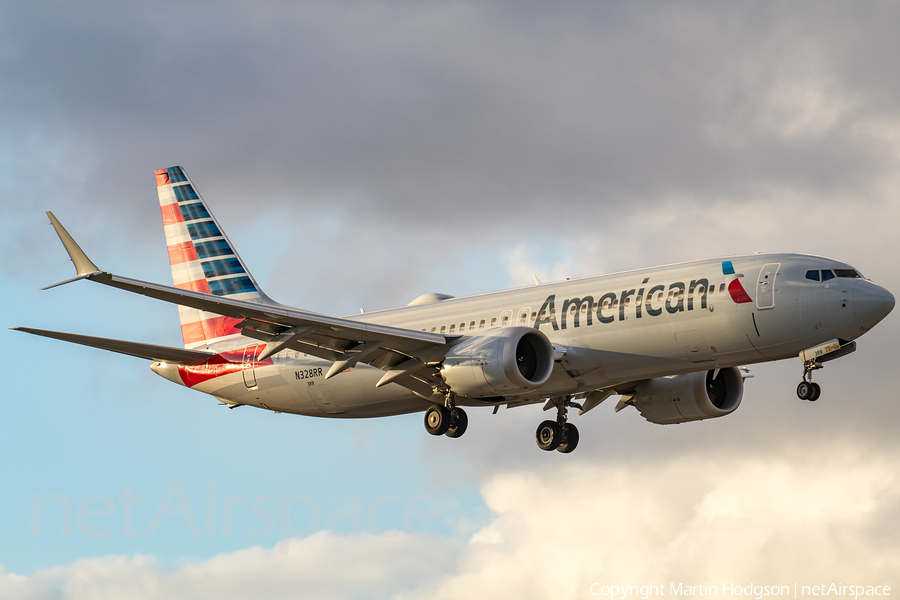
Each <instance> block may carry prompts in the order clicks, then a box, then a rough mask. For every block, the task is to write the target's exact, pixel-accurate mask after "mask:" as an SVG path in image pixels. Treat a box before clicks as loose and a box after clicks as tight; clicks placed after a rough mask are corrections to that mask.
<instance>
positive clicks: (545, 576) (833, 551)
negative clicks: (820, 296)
mask: <svg viewBox="0 0 900 600" xmlns="http://www.w3.org/2000/svg"><path fill="white" fill-rule="evenodd" d="M567 459H568V457H567ZM898 459H900V448H897V447H896V445H894V446H891V447H889V448H887V449H885V448H884V447H881V448H877V449H876V448H875V447H874V446H872V445H870V444H867V443H865V442H858V443H853V444H848V443H843V442H842V443H825V442H820V443H818V444H813V445H804V446H802V447H801V446H797V447H793V448H790V447H786V446H785V445H783V444H777V445H770V446H769V447H767V448H764V449H763V450H762V452H761V453H759V454H756V455H752V456H751V455H737V454H733V453H726V454H721V453H707V454H705V455H700V454H694V453H691V454H681V455H659V456H657V457H655V459H652V460H648V459H644V458H642V459H640V460H631V459H627V458H626V459H610V460H603V459H602V457H592V458H586V457H581V458H580V459H577V460H575V461H569V460H566V462H565V463H561V464H557V465H555V466H545V467H542V468H537V469H535V468H516V469H509V470H506V469H504V470H500V471H498V472H496V473H494V474H493V475H492V476H491V477H490V478H488V480H487V481H486V482H485V484H484V485H483V487H482V494H483V496H484V500H485V502H486V503H487V505H488V507H489V508H490V509H491V510H492V511H494V513H495V515H496V516H495V517H494V518H493V519H492V520H491V521H490V523H488V524H487V525H485V526H484V527H482V528H480V529H478V530H477V531H475V532H474V533H473V534H472V535H471V536H470V537H469V538H468V539H467V540H443V539H434V538H428V537H424V536H421V535H409V534H403V533H399V532H389V533H388V534H387V535H380V536H373V535H363V534H355V535H346V536H342V535H337V534H334V533H330V532H319V533H316V534H314V535H311V536H309V537H307V538H304V539H294V540H291V541H290V546H289V549H288V551H287V552H282V551H281V549H280V547H279V546H276V547H275V548H274V549H271V550H270V549H264V548H260V547H253V548H248V549H245V550H240V551H237V552H232V553H227V554H221V555H219V556H216V557H213V558H211V559H208V560H203V561H185V562H181V563H180V564H177V565H174V566H166V565H163V564H161V563H160V562H159V561H157V560H155V559H153V558H152V557H148V556H140V555H137V556H132V557H124V556H109V557H101V558H87V559H82V560H79V561H76V562H75V563H72V564H71V565H66V566H60V567H54V568H51V569H47V570H44V571H40V572H37V573H35V574H33V575H31V576H29V577H22V576H17V575H14V574H12V573H9V572H3V573H2V574H0V592H2V593H3V597H4V598H10V599H13V600H19V599H26V598H27V599H32V598H34V599H42V598H51V597H52V598H62V599H64V600H67V599H75V598H87V597H90V598H98V597H101V598H102V597H108V598H122V597H129V598H135V599H140V600H155V599H158V598H160V599H161V598H167V599H172V598H197V597H216V598H222V599H223V600H232V599H234V600H237V599H242V598H254V597H260V596H261V595H262V596H265V597H268V598H317V599H322V598H384V597H395V598H407V599H409V598H447V599H450V598H499V597H516V598H523V599H528V598H535V599H538V598H540V599H543V598H549V597H554V598H583V597H587V596H588V595H589V594H588V589H589V587H590V585H591V584H592V583H595V582H598V583H600V584H604V585H633V584H649V583H653V584H656V585H659V584H665V585H666V586H667V591H668V584H669V583H676V584H677V583H685V584H690V585H698V584H702V583H705V584H709V585H717V586H718V585H721V584H722V583H734V584H739V585H749V584H750V583H754V584H762V585H791V586H792V585H793V583H795V582H797V583H799V584H801V585H803V584H806V585H818V584H820V583H822V582H825V583H831V582H843V583H844V584H854V585H895V586H896V585H897V584H900V582H898V581H897V580H896V574H897V573H898V572H900V558H898V556H900V552H898V551H900V543H898V541H897V540H898V539H900V538H898V536H897V533H898V532H900V529H898V526H900V525H898V523H900V520H898V518H900V513H898V511H897V506H898V502H900V477H898V475H897V472H896V468H895V465H896V461H897V460H898Z"/></svg>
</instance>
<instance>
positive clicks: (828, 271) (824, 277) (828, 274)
mask: <svg viewBox="0 0 900 600" xmlns="http://www.w3.org/2000/svg"><path fill="white" fill-rule="evenodd" d="M829 279H834V273H833V272H832V271H831V269H825V270H824V271H822V281H828V280H829Z"/></svg>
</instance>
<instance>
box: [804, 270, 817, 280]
mask: <svg viewBox="0 0 900 600" xmlns="http://www.w3.org/2000/svg"><path fill="white" fill-rule="evenodd" d="M806 278H807V279H810V280H812V281H819V271H818V270H811V271H807V272H806Z"/></svg>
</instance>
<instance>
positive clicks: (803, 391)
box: [797, 360, 822, 402]
mask: <svg viewBox="0 0 900 600" xmlns="http://www.w3.org/2000/svg"><path fill="white" fill-rule="evenodd" d="M821 368H822V364H821V363H818V362H816V361H814V360H807V361H805V362H804V363H803V381H801V382H800V384H799V385H798V386H797V397H798V398H800V399H801V400H809V401H810V402H815V401H816V400H818V399H819V395H820V394H821V393H822V388H821V387H819V384H818V383H813V380H812V372H813V371H815V370H816V369H821Z"/></svg>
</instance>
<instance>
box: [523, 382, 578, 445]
mask: <svg viewBox="0 0 900 600" xmlns="http://www.w3.org/2000/svg"><path fill="white" fill-rule="evenodd" d="M551 401H552V402H553V404H555V405H556V420H555V421H544V422H543V423H541V424H540V425H538V428H537V431H536V432H535V434H534V438H535V440H536V441H537V445H538V448H540V449H541V450H547V451H548V452H549V451H550V450H556V451H557V452H562V453H563V454H568V453H569V452H571V451H572V450H574V449H575V446H577V445H578V429H577V428H576V427H575V426H574V425H572V424H571V423H567V422H566V419H567V416H566V413H567V411H568V408H569V407H570V406H571V407H575V408H581V406H579V405H578V404H576V403H575V402H572V400H571V396H567V397H563V398H554V399H552V400H551Z"/></svg>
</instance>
